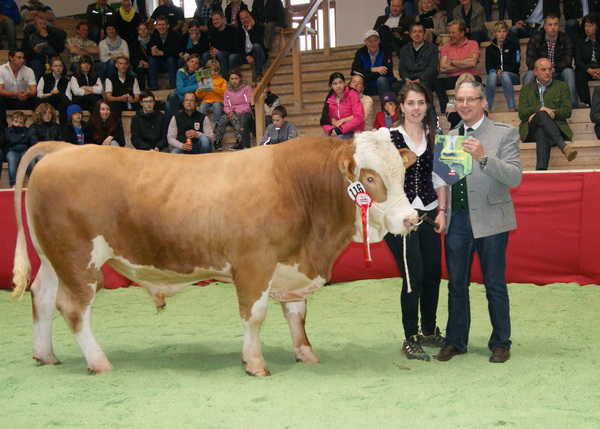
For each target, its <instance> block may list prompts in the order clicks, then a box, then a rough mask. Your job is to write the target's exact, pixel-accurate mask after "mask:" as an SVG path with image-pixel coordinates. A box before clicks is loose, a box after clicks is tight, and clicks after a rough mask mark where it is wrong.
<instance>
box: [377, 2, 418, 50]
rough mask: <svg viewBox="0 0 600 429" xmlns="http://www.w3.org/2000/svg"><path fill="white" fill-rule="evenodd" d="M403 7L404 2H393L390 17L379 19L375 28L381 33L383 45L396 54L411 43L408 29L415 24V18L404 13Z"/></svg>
mask: <svg viewBox="0 0 600 429" xmlns="http://www.w3.org/2000/svg"><path fill="white" fill-rule="evenodd" d="M403 7H404V5H403V4H402V0H392V1H391V3H390V13H389V15H381V16H380V17H378V18H377V20H376V21H375V25H374V26H373V30H375V31H377V32H379V37H380V38H381V43H382V44H383V45H384V46H385V47H386V48H387V49H389V50H391V51H393V52H396V54H399V53H400V48H401V47H402V46H403V45H404V44H405V43H408V42H409V41H410V37H409V35H408V29H409V28H410V26H411V24H412V23H413V22H414V18H412V17H410V16H407V15H405V14H403V13H402V9H403Z"/></svg>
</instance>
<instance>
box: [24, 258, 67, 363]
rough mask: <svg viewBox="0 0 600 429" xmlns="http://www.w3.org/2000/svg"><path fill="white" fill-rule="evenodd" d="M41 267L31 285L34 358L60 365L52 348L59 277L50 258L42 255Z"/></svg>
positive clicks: (41, 361)
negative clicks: (53, 321) (53, 320)
mask: <svg viewBox="0 0 600 429" xmlns="http://www.w3.org/2000/svg"><path fill="white" fill-rule="evenodd" d="M40 260H41V264H40V269H39V271H38V273H37V276H36V277H35V280H34V281H33V284H32V285H31V304H32V309H33V358H34V359H35V360H36V361H38V362H39V363H40V364H41V365H58V364H60V361H59V360H58V358H57V357H56V356H55V355H54V350H53V348H52V318H53V317H54V312H55V310H56V293H57V290H58V278H57V277H56V272H55V271H54V268H52V265H51V264H50V262H49V261H48V259H47V258H46V257H45V256H43V255H40Z"/></svg>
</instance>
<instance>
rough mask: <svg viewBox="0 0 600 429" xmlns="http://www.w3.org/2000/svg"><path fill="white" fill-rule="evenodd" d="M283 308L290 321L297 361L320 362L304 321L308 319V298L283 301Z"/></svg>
mask: <svg viewBox="0 0 600 429" xmlns="http://www.w3.org/2000/svg"><path fill="white" fill-rule="evenodd" d="M281 309H282V310H283V314H285V318H286V319H287V321H288V325H289V327H290V332H291V334H292V343H293V344H294V354H295V355H296V362H304V363H319V358H318V357H317V355H316V354H315V353H314V352H313V349H312V346H311V345H310V341H308V337H307V336H306V330H305V329H304V323H305V321H306V300H303V301H296V302H282V303H281Z"/></svg>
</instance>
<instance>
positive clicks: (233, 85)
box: [215, 69, 253, 151]
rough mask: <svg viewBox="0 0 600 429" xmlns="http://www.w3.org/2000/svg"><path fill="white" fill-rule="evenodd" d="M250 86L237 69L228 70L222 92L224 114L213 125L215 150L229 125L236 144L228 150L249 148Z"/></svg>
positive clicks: (218, 147)
mask: <svg viewBox="0 0 600 429" xmlns="http://www.w3.org/2000/svg"><path fill="white" fill-rule="evenodd" d="M251 99H252V88H251V87H250V85H247V84H246V81H245V80H244V79H243V78H242V74H241V73H240V71H239V70H237V69H236V70H232V71H230V72H229V82H228V83H227V89H225V93H224V94H223V111H224V114H223V116H221V119H219V122H218V123H217V126H216V127H215V150H216V151H220V150H221V149H222V147H223V146H222V143H221V141H222V140H223V135H225V128H226V127H227V125H231V127H232V128H233V130H234V131H235V135H236V137H237V142H236V144H235V145H234V146H233V147H231V148H230V150H240V149H248V148H250V123H251V121H252V119H253V118H252V108H251V107H250V100H251Z"/></svg>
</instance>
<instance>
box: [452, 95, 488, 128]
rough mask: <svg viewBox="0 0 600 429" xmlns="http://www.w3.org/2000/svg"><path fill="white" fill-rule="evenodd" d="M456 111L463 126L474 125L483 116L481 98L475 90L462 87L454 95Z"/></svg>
mask: <svg viewBox="0 0 600 429" xmlns="http://www.w3.org/2000/svg"><path fill="white" fill-rule="evenodd" d="M456 110H458V114H459V115H460V117H461V118H462V120H463V121H464V122H465V125H467V126H471V125H474V124H475V123H477V121H479V120H480V119H481V118H482V116H483V97H481V95H480V94H479V91H478V90H477V89H476V88H473V87H471V86H463V87H461V88H460V89H459V90H458V92H457V93H456Z"/></svg>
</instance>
